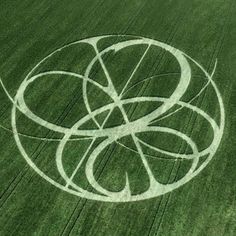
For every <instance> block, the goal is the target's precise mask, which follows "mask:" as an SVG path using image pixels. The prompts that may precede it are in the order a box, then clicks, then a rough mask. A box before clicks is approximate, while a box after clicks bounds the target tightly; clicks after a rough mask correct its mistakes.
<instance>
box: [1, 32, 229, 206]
mask: <svg viewBox="0 0 236 236" xmlns="http://www.w3.org/2000/svg"><path fill="white" fill-rule="evenodd" d="M109 37H116V36H112V35H108V36H99V37H93V38H89V39H83V40H80V41H76V42H74V43H71V44H68V45H66V46H64V47H62V48H59V49H58V50H56V51H54V52H53V53H51V54H50V55H48V56H47V57H46V58H44V59H43V60H42V61H41V62H39V63H38V64H37V65H36V66H35V67H34V68H33V70H32V71H31V72H30V73H29V74H28V75H27V77H26V78H25V79H24V81H23V82H22V83H21V85H20V87H19V89H18V91H17V93H16V95H15V97H14V99H12V103H13V108H12V129H13V134H14V138H15V141H16V144H17V146H18V148H19V150H20V152H21V154H22V155H23V157H24V158H25V159H26V161H27V162H28V164H29V165H30V166H31V167H32V168H33V169H34V170H35V171H36V172H37V173H38V174H39V175H40V176H42V177H43V178H44V179H46V180H47V181H48V182H50V183H51V184H53V185H55V186H56V187H58V188H60V189H62V190H64V191H66V192H69V193H71V194H74V195H77V196H80V197H83V198H87V199H93V200H99V201H110V202H127V201H138V200H143V199H148V198H152V197H156V196H159V195H162V194H165V193H167V192H170V191H172V190H174V189H176V188H178V187H179V186H181V185H183V184H185V183H186V182H188V181H189V180H190V179H192V178H193V177H194V176H196V175H197V174H198V173H199V172H200V171H201V170H202V169H203V168H204V167H205V166H206V165H207V164H208V163H209V161H210V160H211V159H212V157H213V155H214V154H215V152H216V150H217V148H218V146H219V143H220V141H221V138H222V134H223V129H224V119H225V118H224V106H223V102H222V97H221V95H220V92H219V90H218V88H217V86H216V84H215V82H214V81H213V80H212V75H213V74H212V75H210V74H209V73H208V72H207V71H206V70H205V69H204V68H203V67H202V66H201V65H200V64H199V63H197V62H196V61H195V60H194V59H192V58H191V57H189V56H188V55H186V54H185V53H184V52H182V51H180V50H178V49H176V48H174V47H171V46H169V45H167V44H165V43H162V42H159V41H156V40H152V39H148V38H143V37H134V38H133V39H129V40H126V41H122V42H117V43H115V44H113V45H111V46H109V47H107V48H105V49H104V50H102V51H100V52H99V50H98V46H97V45H98V42H99V41H100V40H102V39H104V38H109ZM79 44H88V45H90V46H91V47H92V48H93V49H94V50H95V52H96V56H95V57H94V58H93V59H92V61H91V62H90V64H89V65H88V66H87V69H86V72H85V74H84V75H80V74H77V73H73V72H68V71H47V72H43V73H39V74H36V75H33V74H34V72H35V71H36V70H37V68H38V67H39V66H40V65H41V64H43V63H44V62H45V61H47V60H48V59H49V58H51V57H52V56H53V55H55V54H57V53H58V52H60V51H62V50H63V49H66V48H69V47H73V46H74V45H79ZM134 45H146V47H147V49H146V51H145V53H144V54H143V56H142V58H141V60H140V61H139V64H138V65H137V66H136V68H135V70H134V71H133V73H132V75H131V76H130V78H129V79H128V81H127V83H126V84H125V86H124V88H123V90H122V92H121V93H120V94H118V92H117V90H116V88H115V87H114V85H113V83H112V79H111V75H110V74H109V71H108V70H107V68H106V65H105V63H104V61H103V58H102V56H103V55H105V54H106V53H108V52H110V51H114V52H118V51H120V50H123V49H125V48H128V47H132V46H134ZM151 46H152V47H153V46H154V47H159V48H161V49H164V50H166V51H167V52H169V53H171V55H172V56H173V57H174V58H175V59H176V60H177V62H178V64H179V67H180V78H179V83H178V85H177V86H176V88H175V90H174V92H173V93H172V94H171V96H170V97H169V98H164V97H158V96H156V97H133V98H128V99H123V97H122V95H123V94H124V92H125V91H126V89H127V86H128V85H129V83H130V81H131V79H132V77H133V76H134V74H135V72H136V70H137V68H138V67H139V65H140V64H141V62H142V60H143V58H144V57H145V55H146V53H147V51H148V50H149V48H150V47H151ZM190 61H191V63H194V64H195V65H196V66H197V67H198V68H199V69H200V70H201V71H202V72H203V73H204V75H205V77H206V79H207V80H208V83H207V86H211V87H212V88H213V89H214V91H215V94H216V97H217V100H218V101H217V102H218V105H217V106H219V110H220V122H219V124H217V123H216V121H215V120H214V119H213V118H212V117H210V116H209V115H208V114H207V113H206V112H205V111H203V110H201V109H200V108H198V107H197V106H194V105H191V101H190V102H183V101H181V98H182V97H183V95H184V94H185V93H186V91H187V89H188V87H189V83H190V81H191V79H192V75H191V66H190V63H189V62H190ZM97 62H99V63H100V65H101V67H102V69H103V71H104V74H105V76H106V79H107V84H108V85H107V86H103V85H101V84H100V83H98V82H96V81H95V80H93V78H89V75H90V72H91V70H92V68H93V66H94V64H95V63H97ZM48 75H65V76H67V75H68V76H73V77H76V78H77V79H79V80H81V81H82V84H83V99H84V102H85V105H86V108H87V111H88V114H87V115H85V116H84V117H83V118H82V119H80V120H78V121H77V122H76V123H75V124H74V125H73V126H72V127H71V128H67V127H63V126H59V125H56V124H53V123H50V122H49V121H47V120H45V119H42V118H40V117H39V116H37V115H36V114H34V113H33V112H32V111H31V110H30V108H29V107H28V106H27V104H26V102H25V99H24V93H25V91H26V89H27V87H28V86H29V85H30V84H32V83H35V82H36V81H37V80H39V79H40V78H42V77H45V76H48ZM88 84H92V85H94V86H96V87H97V88H98V89H100V90H102V91H103V92H104V93H106V94H107V95H108V96H109V97H110V98H111V99H112V101H113V102H112V103H110V104H108V105H105V106H103V107H100V108H98V109H95V110H92V108H91V106H90V103H89V99H88V93H87V90H88V88H87V87H88ZM205 88H206V87H204V88H202V90H201V91H200V93H201V92H203V90H204V89H205ZM4 89H5V88H4ZM5 90H6V89H5ZM6 93H7V91H6ZM8 96H9V97H10V95H9V94H8ZM10 99H11V97H10ZM147 101H152V102H160V103H161V105H160V106H159V107H158V108H157V109H155V110H154V111H152V112H150V113H149V114H147V115H144V116H143V117H141V118H138V119H137V120H134V121H130V120H129V118H128V116H127V113H126V111H125V109H124V105H125V104H132V103H139V102H147ZM174 105H179V106H180V107H181V108H185V109H189V110H191V111H192V112H194V113H196V114H197V115H199V116H201V117H202V118H203V119H205V120H206V121H207V122H208V124H209V125H210V127H211V129H212V131H213V133H214V137H213V140H212V142H211V144H210V145H209V146H208V147H207V148H205V149H204V150H201V151H200V150H199V149H198V147H197V145H196V144H195V142H194V141H193V140H192V139H191V138H190V137H188V136H187V135H186V134H184V133H182V132H180V131H178V130H175V129H172V128H168V127H162V126H150V124H151V123H152V122H153V120H155V119H157V118H159V117H161V116H162V115H163V114H165V113H167V112H168V111H169V110H170V109H171V108H173V106H174ZM115 107H116V108H119V110H120V111H121V113H122V115H123V118H124V120H125V124H122V125H119V126H115V127H112V128H104V126H105V124H106V121H107V120H108V118H109V116H110V114H111V113H112V111H113V110H114V108H115ZM17 110H19V111H20V112H21V113H23V114H24V115H25V116H27V117H28V118H29V119H31V120H32V121H34V122H36V123H37V124H38V125H40V126H43V127H45V128H47V129H49V130H52V131H55V132H59V133H61V134H63V135H64V136H63V138H62V139H61V140H59V144H58V148H57V152H56V165H57V168H58V171H59V173H60V175H61V176H62V177H63V179H64V180H65V185H63V184H60V183H58V182H56V181H55V180H53V179H52V178H50V177H49V176H47V175H45V174H44V173H43V172H42V171H41V170H40V169H39V168H38V167H37V166H36V165H35V163H34V162H33V161H32V160H31V159H30V157H29V156H28V154H27V152H26V150H25V148H24V147H23V145H22V143H21V140H20V135H19V133H18V130H17V125H16V111H17ZM105 111H109V112H108V115H107V117H106V119H105V120H104V121H103V124H99V123H98V122H97V120H96V116H97V115H99V114H101V113H102V112H105ZM175 112H178V110H177V111H175ZM170 115H171V114H170ZM89 120H93V121H94V122H95V123H96V124H97V126H98V128H97V129H91V130H89V129H81V128H80V127H81V126H82V125H83V124H85V123H86V122H88V121H89ZM141 132H158V133H168V134H171V135H175V136H177V137H179V138H181V139H182V140H183V141H185V142H186V143H187V144H188V145H189V147H190V148H191V151H192V153H191V154H179V153H173V152H170V151H167V150H162V149H160V148H157V147H154V146H152V145H149V144H147V143H145V142H144V141H143V140H141V139H139V138H138V137H137V134H139V133H141ZM72 136H73V137H74V136H85V137H89V138H90V139H91V144H90V146H89V147H88V150H87V152H86V153H85V154H84V156H83V158H82V159H81V160H80V161H79V163H78V165H77V166H75V169H74V172H73V174H72V175H71V176H68V175H67V174H66V172H65V170H64V167H63V162H62V158H63V151H64V148H65V145H66V144H67V142H68V141H70V140H71V138H72ZM125 136H131V137H132V139H133V141H134V144H135V146H136V150H137V152H138V154H139V156H140V158H141V161H142V164H143V166H144V167H145V169H146V171H147V174H148V176H149V188H148V190H146V191H145V192H143V193H140V194H136V195H133V194H132V192H131V190H130V186H129V178H128V175H127V176H126V184H125V187H124V188H123V190H122V191H119V192H112V191H109V190H107V189H105V188H104V187H102V186H101V185H100V184H99V183H98V182H97V180H96V178H95V177H94V163H95V161H96V159H97V157H98V155H99V154H100V153H101V152H102V151H103V150H104V149H105V148H106V147H108V146H109V145H111V144H112V143H114V142H115V141H116V140H118V139H120V138H122V137H125ZM99 137H103V138H104V140H103V141H102V142H101V143H100V144H99V145H98V146H96V148H94V150H92V152H91V153H90V155H89V157H88V159H87V161H86V167H85V174H86V177H87V179H88V181H89V183H90V185H91V186H92V187H93V188H94V189H95V190H96V191H97V193H94V191H93V192H91V191H88V190H86V189H83V188H81V187H80V186H78V185H77V184H76V183H74V181H73V178H74V176H75V174H76V173H77V172H78V170H79V168H80V167H81V165H82V163H83V161H84V160H85V157H86V155H87V154H88V153H89V151H90V148H91V146H92V145H93V144H94V142H95V141H96V139H97V138H99ZM141 144H142V145H146V146H148V147H149V148H150V149H152V150H154V151H157V152H159V153H163V154H165V155H169V156H171V157H173V158H176V159H188V160H192V166H191V168H190V169H189V170H188V172H187V173H186V175H185V176H184V177H183V178H181V179H180V180H178V181H176V182H174V183H171V184H161V183H160V182H158V180H157V179H156V178H155V177H154V175H153V172H152V170H151V168H150V166H149V164H148V162H147V160H146V156H145V154H144V152H143V150H142V145H141ZM206 155H208V156H207V158H206V159H205V161H204V162H203V163H202V164H201V165H200V166H198V164H199V159H200V158H201V157H203V156H206Z"/></svg>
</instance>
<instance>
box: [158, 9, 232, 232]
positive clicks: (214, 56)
mask: <svg viewBox="0 0 236 236" xmlns="http://www.w3.org/2000/svg"><path fill="white" fill-rule="evenodd" d="M230 9H231V7H230V8H229V12H230ZM229 15H230V14H228V17H227V18H226V20H225V23H224V26H223V30H222V31H223V33H222V34H220V36H219V40H217V41H218V42H217V45H216V50H215V51H214V52H213V54H212V56H211V60H210V63H209V65H208V70H210V68H211V67H212V66H213V65H214V62H215V61H214V58H217V55H218V54H219V52H220V51H221V49H222V47H223V42H224V39H225V35H226V32H227V31H228V30H229V29H228V30H226V26H228V21H229V19H230V17H229ZM208 88H209V86H208V87H207V88H206V89H205V91H204V92H203V97H202V99H201V100H200V99H199V98H198V100H199V101H198V102H197V106H198V107H201V106H202V104H203V102H204V101H205V100H206V98H205V97H206V94H207V91H208V90H209V89H208ZM192 114H193V116H194V112H192ZM190 119H191V118H190ZM196 119H197V115H196V114H195V118H194V122H193V124H192V128H191V130H190V136H191V134H192V133H193V131H194V127H195V121H196ZM186 149H187V147H186ZM186 149H185V151H186ZM180 167H181V163H177V170H176V175H175V178H174V181H175V180H176V179H177V175H178V171H179V169H180ZM171 196H173V194H172V193H170V194H169V195H168V196H167V200H166V202H165V205H164V209H163V211H162V214H161V218H160V222H159V224H158V227H157V231H156V233H155V235H157V234H158V232H159V230H160V226H161V223H162V222H163V218H164V214H165V211H166V208H167V206H168V203H169V201H170V199H171Z"/></svg>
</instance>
